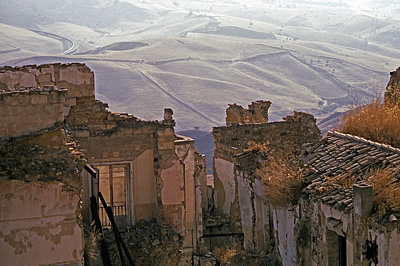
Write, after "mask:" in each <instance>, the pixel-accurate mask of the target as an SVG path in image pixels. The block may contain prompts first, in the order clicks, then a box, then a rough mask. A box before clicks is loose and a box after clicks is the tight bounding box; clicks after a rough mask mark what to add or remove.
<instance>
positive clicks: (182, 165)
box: [161, 136, 202, 263]
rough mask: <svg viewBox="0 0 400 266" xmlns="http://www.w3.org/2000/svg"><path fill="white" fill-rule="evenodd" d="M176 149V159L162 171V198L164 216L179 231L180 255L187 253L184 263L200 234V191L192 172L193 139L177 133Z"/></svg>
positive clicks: (188, 261) (195, 248)
mask: <svg viewBox="0 0 400 266" xmlns="http://www.w3.org/2000/svg"><path fill="white" fill-rule="evenodd" d="M175 153H176V155H177V159H176V160H174V161H173V165H172V166H171V167H170V168H168V169H163V170H162V171H161V178H162V180H163V186H162V189H161V199H162V204H163V206H164V217H165V219H166V221H167V223H168V224H169V225H171V227H172V228H174V229H175V230H176V231H177V232H178V233H180V234H181V235H182V237H183V239H182V243H183V249H182V251H183V255H184V257H185V256H186V257H187V258H186V263H190V261H191V255H192V254H193V252H196V253H197V244H198V241H199V239H200V237H201V235H202V209H201V194H200V190H199V181H198V180H197V175H196V174H195V170H196V164H195V146H194V140H193V139H191V138H188V137H182V136H178V139H177V140H176V141H175ZM183 259H185V258H183Z"/></svg>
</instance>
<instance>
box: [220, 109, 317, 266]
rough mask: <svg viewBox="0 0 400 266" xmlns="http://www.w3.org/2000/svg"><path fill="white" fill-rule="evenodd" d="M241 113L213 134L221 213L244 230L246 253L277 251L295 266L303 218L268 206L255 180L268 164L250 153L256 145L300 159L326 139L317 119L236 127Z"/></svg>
mask: <svg viewBox="0 0 400 266" xmlns="http://www.w3.org/2000/svg"><path fill="white" fill-rule="evenodd" d="M268 107H269V105H268ZM239 109H240V108H239ZM249 109H250V108H249ZM239 111H240V110H239ZM237 113H238V107H237V106H230V108H228V109H227V124H228V126H224V127H215V128H214V129H213V137H214V140H215V145H216V149H215V151H214V179H215V198H216V208H217V210H218V211H219V212H221V213H223V214H225V215H229V218H230V224H231V226H232V227H235V228H237V225H240V226H239V228H240V229H239V230H240V231H241V232H243V236H244V239H243V240H244V242H243V244H244V247H245V248H246V249H248V250H252V251H255V252H261V251H264V252H271V251H274V252H276V254H279V255H278V257H279V258H280V260H281V262H282V263H283V265H295V263H296V256H297V252H296V233H297V232H296V231H295V230H294V226H295V224H296V219H295V216H296V215H298V213H294V212H295V211H294V210H289V208H286V209H279V208H275V207H274V206H272V205H270V204H269V203H268V195H266V194H265V192H264V190H263V184H262V183H261V182H260V180H258V179H257V178H256V176H255V171H256V169H257V167H259V164H260V162H259V161H262V160H263V159H262V158H261V157H259V156H258V155H257V154H256V153H254V152H251V151H250V150H249V149H248V148H249V143H251V142H253V143H269V147H270V148H271V150H277V151H280V150H282V149H286V148H287V147H289V148H292V149H293V150H294V151H295V152H296V153H298V154H299V155H300V154H304V152H305V151H304V149H305V144H307V143H312V142H315V141H317V140H318V139H319V138H320V137H321V135H320V131H319V129H318V127H317V126H316V123H315V122H316V121H315V119H314V117H313V116H312V115H310V114H306V113H300V112H294V115H292V116H287V117H285V118H284V121H282V122H271V123H265V116H263V117H264V118H258V119H255V120H254V121H241V122H239V123H237V124H236V122H234V123H231V121H233V120H234V119H233V118H232V117H240V115H237ZM239 113H240V112H239ZM251 113H255V112H254V111H253V112H251ZM240 114H241V113H240ZM228 116H229V118H228ZM254 117H256V116H254V115H253V118H254ZM228 121H230V122H229V123H228ZM229 124H230V125H229ZM271 256H272V257H273V255H271ZM271 261H273V260H271ZM303 261H309V260H307V258H306V259H305V260H303Z"/></svg>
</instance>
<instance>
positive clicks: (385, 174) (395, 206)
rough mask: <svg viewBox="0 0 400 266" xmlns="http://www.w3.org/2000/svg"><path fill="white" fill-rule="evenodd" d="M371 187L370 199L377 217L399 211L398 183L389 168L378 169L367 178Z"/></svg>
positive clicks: (399, 184)
mask: <svg viewBox="0 0 400 266" xmlns="http://www.w3.org/2000/svg"><path fill="white" fill-rule="evenodd" d="M368 183H369V184H371V185H372V187H373V196H372V201H373V204H374V209H375V211H376V212H377V214H378V216H379V217H383V216H385V215H386V214H387V213H389V212H400V183H399V180H398V179H397V178H395V175H394V172H393V170H391V169H385V170H378V171H376V172H375V173H374V174H373V175H371V176H370V177H369V178H368Z"/></svg>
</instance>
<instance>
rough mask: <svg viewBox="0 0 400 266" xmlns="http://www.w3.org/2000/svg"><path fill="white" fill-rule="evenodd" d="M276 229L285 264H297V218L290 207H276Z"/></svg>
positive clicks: (274, 214)
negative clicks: (295, 234)
mask: <svg viewBox="0 0 400 266" xmlns="http://www.w3.org/2000/svg"><path fill="white" fill-rule="evenodd" d="M273 217H274V230H275V234H276V239H277V241H278V249H279V254H280V256H281V259H282V264H283V265H284V266H286V265H287V266H290V265H295V264H296V244H295V239H294V231H293V229H294V225H295V220H294V219H295V218H294V216H293V212H292V211H289V209H286V208H285V209H275V210H274V212H273Z"/></svg>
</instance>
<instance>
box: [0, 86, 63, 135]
mask: <svg viewBox="0 0 400 266" xmlns="http://www.w3.org/2000/svg"><path fill="white" fill-rule="evenodd" d="M65 103H66V90H59V89H57V88H54V87H50V88H48V90H45V91H37V90H24V91H22V92H9V91H7V92H1V91H0V113H1V114H3V115H1V116H0V125H1V128H0V138H4V137H17V136H21V135H26V134H29V133H31V132H35V131H39V130H41V129H43V128H48V127H52V126H54V124H56V123H61V122H63V121H64V104H65Z"/></svg>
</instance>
